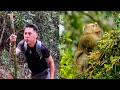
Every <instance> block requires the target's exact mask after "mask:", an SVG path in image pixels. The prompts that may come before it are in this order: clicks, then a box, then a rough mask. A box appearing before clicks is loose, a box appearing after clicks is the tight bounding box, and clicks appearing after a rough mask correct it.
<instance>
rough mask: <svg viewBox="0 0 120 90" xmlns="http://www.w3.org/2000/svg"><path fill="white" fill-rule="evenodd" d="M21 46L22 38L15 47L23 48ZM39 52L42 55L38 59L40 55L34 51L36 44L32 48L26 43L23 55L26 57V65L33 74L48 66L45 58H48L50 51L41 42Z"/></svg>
mask: <svg viewBox="0 0 120 90" xmlns="http://www.w3.org/2000/svg"><path fill="white" fill-rule="evenodd" d="M22 47H23V40H22V41H20V42H19V43H18V45H17V48H19V49H20V50H21V51H22V49H23V48H22ZM41 53H42V56H43V57H42V58H41V59H40V56H39V55H38V53H37V52H36V44H35V46H34V47H32V48H31V47H29V46H28V45H27V50H26V52H25V57H26V59H27V63H28V67H29V68H30V70H31V72H32V73H33V74H38V73H40V72H42V71H43V70H45V69H47V68H49V66H48V63H47V61H46V59H45V58H48V57H49V56H50V51H49V50H48V48H47V47H45V46H44V45H43V44H41Z"/></svg>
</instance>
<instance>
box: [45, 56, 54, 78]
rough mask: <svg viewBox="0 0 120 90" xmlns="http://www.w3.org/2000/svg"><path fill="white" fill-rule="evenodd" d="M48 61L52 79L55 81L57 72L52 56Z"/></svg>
mask: <svg viewBox="0 0 120 90" xmlns="http://www.w3.org/2000/svg"><path fill="white" fill-rule="evenodd" d="M46 59H47V62H48V64H49V65H50V79H54V72H55V65H54V60H53V58H52V56H51V55H50V56H49V57H48V58H46Z"/></svg>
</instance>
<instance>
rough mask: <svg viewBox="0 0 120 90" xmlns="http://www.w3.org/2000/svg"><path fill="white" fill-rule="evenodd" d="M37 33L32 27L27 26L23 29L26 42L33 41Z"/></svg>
mask: <svg viewBox="0 0 120 90" xmlns="http://www.w3.org/2000/svg"><path fill="white" fill-rule="evenodd" d="M37 36H38V34H37V33H36V32H35V31H34V30H33V28H30V27H27V28H25V30H24V40H25V41H26V42H27V44H31V43H34V42H35V40H36V38H37Z"/></svg>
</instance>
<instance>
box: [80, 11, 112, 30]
mask: <svg viewBox="0 0 120 90" xmlns="http://www.w3.org/2000/svg"><path fill="white" fill-rule="evenodd" d="M81 13H82V14H84V15H86V16H88V17H89V18H90V19H92V20H93V21H95V22H97V23H98V24H99V25H100V27H101V28H103V30H104V31H106V32H109V31H110V28H109V27H108V26H106V25H104V24H103V23H102V21H100V19H99V18H97V19H95V18H94V15H92V14H91V13H86V12H84V11H82V12H81Z"/></svg>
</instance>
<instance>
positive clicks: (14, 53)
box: [10, 12, 17, 79]
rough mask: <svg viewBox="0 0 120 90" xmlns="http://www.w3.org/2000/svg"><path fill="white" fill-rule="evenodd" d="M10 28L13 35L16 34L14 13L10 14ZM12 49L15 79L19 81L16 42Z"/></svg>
mask: <svg viewBox="0 0 120 90" xmlns="http://www.w3.org/2000/svg"><path fill="white" fill-rule="evenodd" d="M10 26H11V30H12V33H13V34H15V29H14V19H13V12H11V13H10ZM10 47H11V49H12V50H11V51H12V53H13V56H12V57H13V61H14V75H15V76H14V79H17V62H16V42H14V43H13V48H12V46H10Z"/></svg>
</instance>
